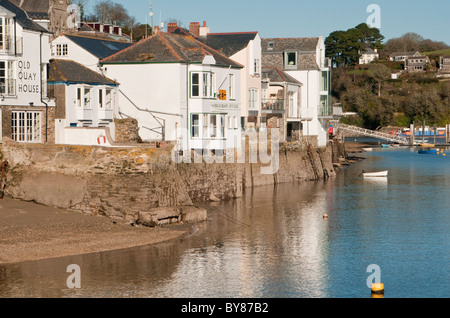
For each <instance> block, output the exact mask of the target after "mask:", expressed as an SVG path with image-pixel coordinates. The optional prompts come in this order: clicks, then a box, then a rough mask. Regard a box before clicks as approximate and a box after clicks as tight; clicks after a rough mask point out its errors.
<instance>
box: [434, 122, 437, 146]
mask: <svg viewBox="0 0 450 318" xmlns="http://www.w3.org/2000/svg"><path fill="white" fill-rule="evenodd" d="M436 133H437V127H436V125H434V138H433V144H436Z"/></svg>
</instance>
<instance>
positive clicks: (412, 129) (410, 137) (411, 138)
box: [409, 124, 414, 146]
mask: <svg viewBox="0 0 450 318" xmlns="http://www.w3.org/2000/svg"><path fill="white" fill-rule="evenodd" d="M409 139H410V140H411V146H413V145H414V124H411V125H410V126H409Z"/></svg>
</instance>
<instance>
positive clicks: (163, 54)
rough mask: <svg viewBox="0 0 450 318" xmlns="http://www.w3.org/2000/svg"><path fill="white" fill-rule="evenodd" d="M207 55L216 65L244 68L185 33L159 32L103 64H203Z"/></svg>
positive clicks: (109, 58)
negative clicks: (210, 56)
mask: <svg viewBox="0 0 450 318" xmlns="http://www.w3.org/2000/svg"><path fill="white" fill-rule="evenodd" d="M205 55H212V56H213V57H214V59H215V61H216V65H223V66H231V67H237V68H242V67H243V66H242V65H241V64H239V63H237V62H235V61H233V60H231V59H229V58H228V57H226V56H225V55H223V54H221V53H219V52H217V51H216V50H214V49H212V48H210V47H209V46H207V45H205V44H203V43H202V42H200V41H198V40H197V39H195V38H194V37H193V36H191V35H186V34H184V33H183V32H181V33H180V34H176V33H165V32H158V33H157V34H155V35H152V36H151V37H149V38H147V39H144V40H141V41H140V42H138V43H136V44H134V45H133V46H131V47H129V48H127V49H124V50H122V51H120V52H118V53H116V54H115V55H112V56H110V57H108V58H106V59H104V60H102V61H101V62H102V63H139V62H141V63H143V62H147V63H148V62H160V63H161V62H165V63H170V62H179V63H202V61H203V59H204V58H205Z"/></svg>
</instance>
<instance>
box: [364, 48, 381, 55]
mask: <svg viewBox="0 0 450 318" xmlns="http://www.w3.org/2000/svg"><path fill="white" fill-rule="evenodd" d="M362 53H363V54H372V55H376V54H378V53H377V52H375V50H374V49H372V48H370V47H366V48H365V49H363V50H362Z"/></svg>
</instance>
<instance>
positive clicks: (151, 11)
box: [150, 0, 153, 33]
mask: <svg viewBox="0 0 450 318" xmlns="http://www.w3.org/2000/svg"><path fill="white" fill-rule="evenodd" d="M150 17H151V24H152V33H153V7H152V0H150Z"/></svg>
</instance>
